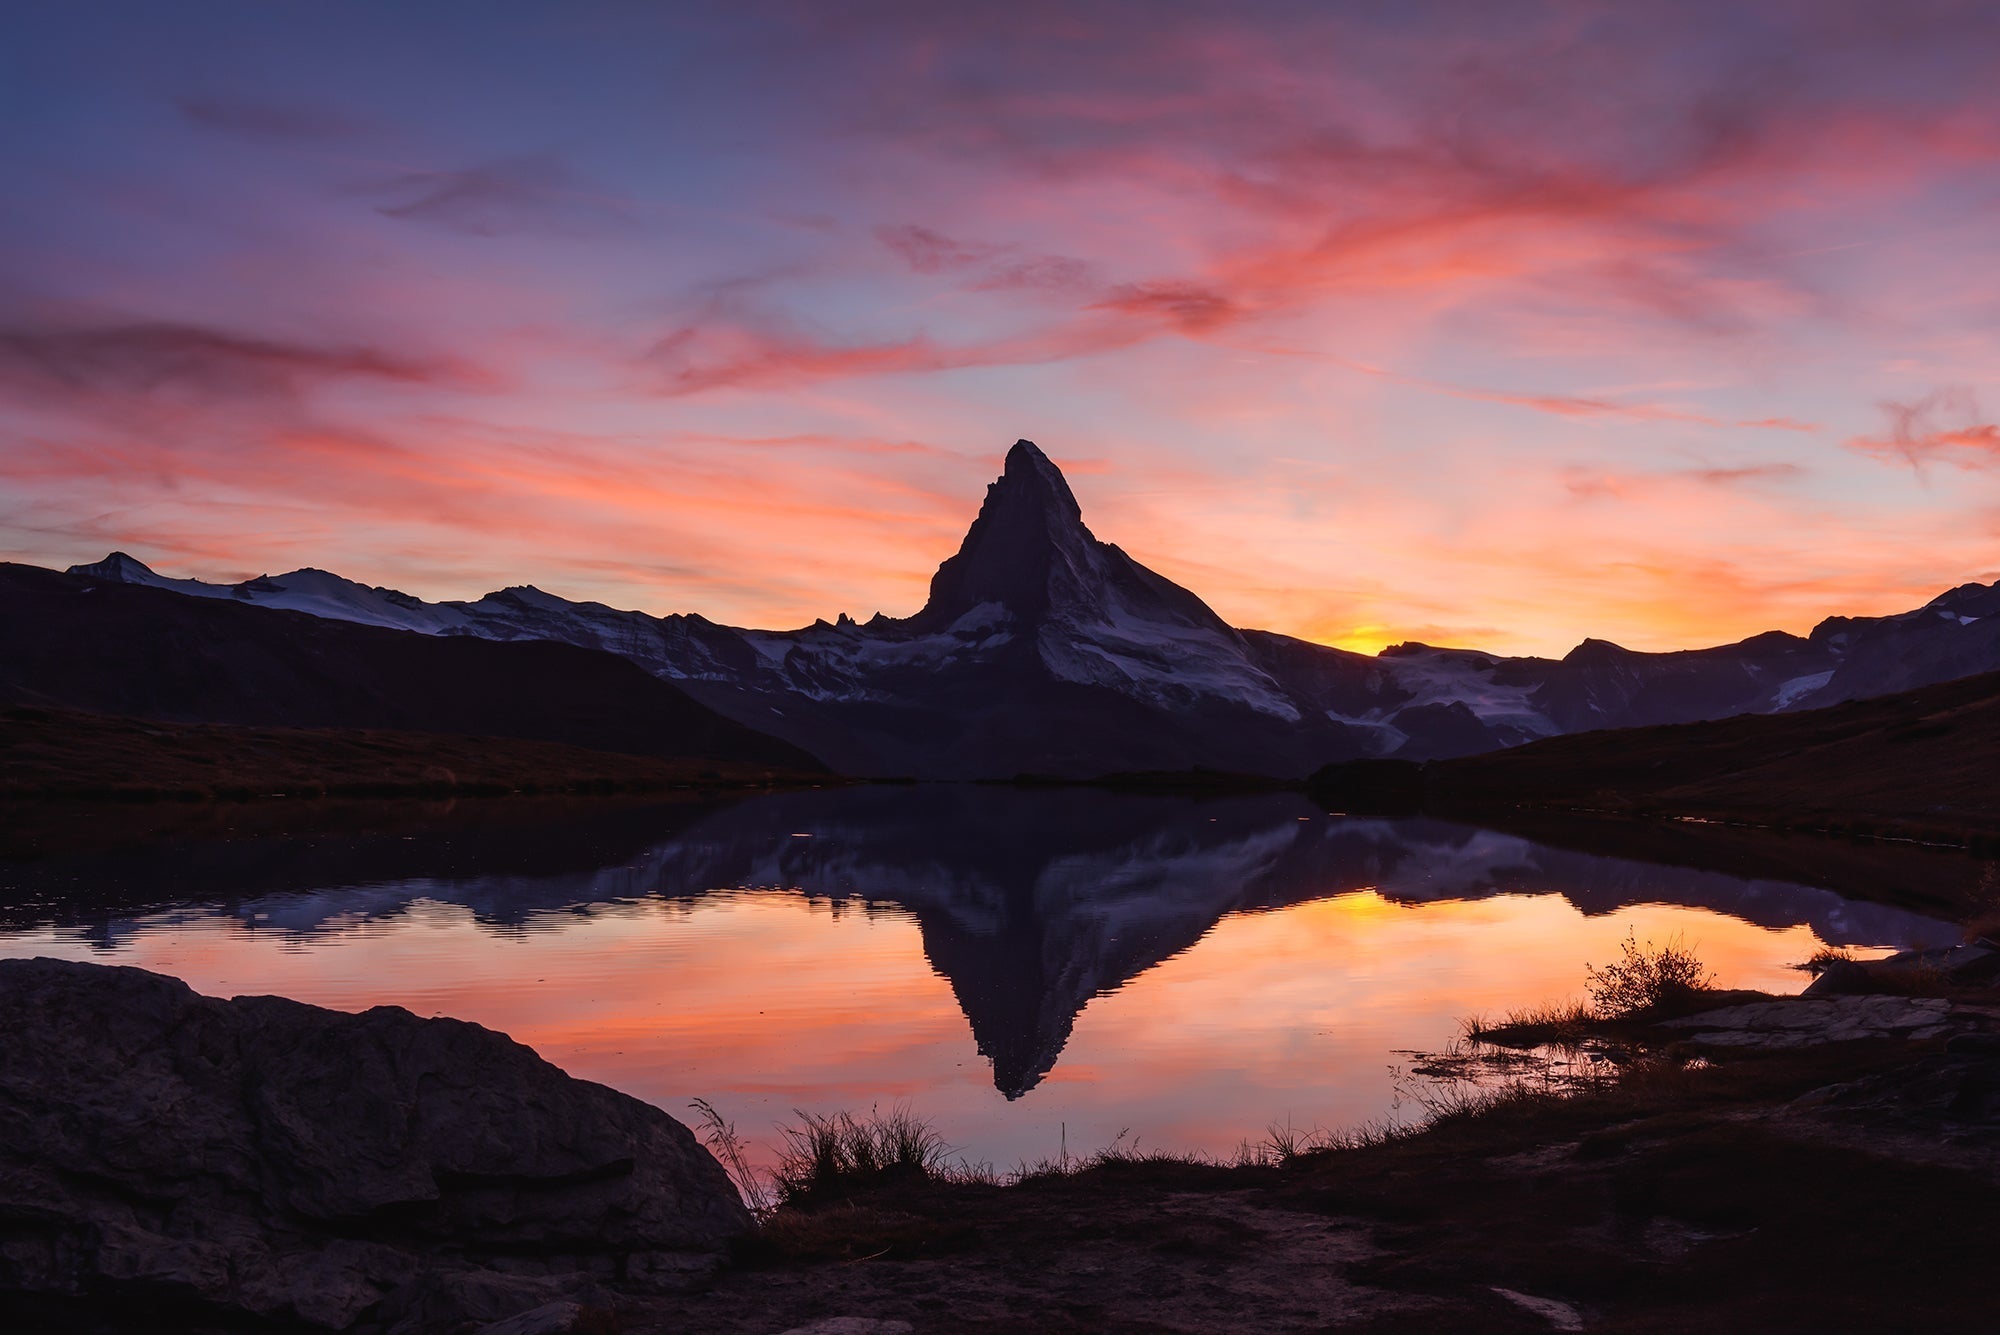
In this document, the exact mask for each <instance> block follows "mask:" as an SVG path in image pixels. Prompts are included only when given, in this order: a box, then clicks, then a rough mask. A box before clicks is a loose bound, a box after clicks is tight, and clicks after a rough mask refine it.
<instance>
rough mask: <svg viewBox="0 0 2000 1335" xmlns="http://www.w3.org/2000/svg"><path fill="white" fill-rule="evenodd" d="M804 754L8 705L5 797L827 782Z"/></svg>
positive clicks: (1, 781)
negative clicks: (188, 719)
mask: <svg viewBox="0 0 2000 1335" xmlns="http://www.w3.org/2000/svg"><path fill="white" fill-rule="evenodd" d="M810 764H811V762H810V761H806V760H801V761H799V763H798V764H797V765H775V764H771V763H766V762H759V761H754V760H740V759H724V758H714V757H702V756H674V755H629V754H620V753H618V752H614V751H600V750H592V749H589V748H586V747H581V746H571V745H567V744H565V743H562V742H553V741H536V740H530V739H525V738H518V737H490V736H489V737H480V736H466V735H462V734H461V735H454V734H449V733H435V732H408V731H397V730H391V729H365V728H260V727H244V726H236V725H229V724H217V723H167V722H158V721H153V720H148V719H136V718H117V717H112V716H108V715H103V714H89V713H83V712H80V711H77V710H64V709H38V708H33V707H26V706H17V707H14V708H11V709H0V800H5V799H15V800H16V801H19V800H21V799H42V800H61V801H76V800H111V801H148V800H159V799H169V800H175V801H201V800H209V799H220V800H223V801H229V800H248V799H256V798H267V797H308V798H316V797H345V798H383V797H449V796H461V797H496V796H501V795H503V794H513V793H522V794H544V793H617V792H655V791H660V790H665V789H676V788H720V787H733V788H741V787H754V786H766V785H773V784H789V783H802V782H823V781H826V780H827V777H828V776H826V775H825V774H824V773H822V772H819V771H817V770H816V769H808V768H802V767H801V766H809V765H810Z"/></svg>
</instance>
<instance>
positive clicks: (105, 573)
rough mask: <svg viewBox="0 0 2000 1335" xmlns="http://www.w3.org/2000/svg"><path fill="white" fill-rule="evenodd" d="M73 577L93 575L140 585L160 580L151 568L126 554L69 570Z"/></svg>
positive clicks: (117, 553)
mask: <svg viewBox="0 0 2000 1335" xmlns="http://www.w3.org/2000/svg"><path fill="white" fill-rule="evenodd" d="M69 573H70V574H72V575H92V576H95V577H96V578H98V579H115V580H120V581H123V582H124V583H126V584H140V583H144V582H145V581H147V580H151V579H158V578H159V576H157V575H155V574H154V573H153V569H152V567H151V566H149V565H147V564H146V563H145V562H144V561H141V560H139V559H138V558H137V557H135V556H128V555H126V554H125V553H124V552H112V553H111V554H110V555H108V556H106V557H105V558H104V559H103V560H102V561H92V562H91V563H90V564H89V565H75V566H71V567H70V568H69Z"/></svg>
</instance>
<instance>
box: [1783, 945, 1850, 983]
mask: <svg viewBox="0 0 2000 1335" xmlns="http://www.w3.org/2000/svg"><path fill="white" fill-rule="evenodd" d="M1852 963H1854V955H1853V953H1852V952H1851V951H1849V950H1848V949H1847V948H1846V947H1844V946H1821V947H1820V948H1819V949H1818V950H1815V951H1814V952H1813V953H1812V954H1810V955H1808V956H1806V957H1805V958H1804V959H1802V960H1800V961H1799V962H1798V963H1797V964H1794V965H1793V966H1792V967H1793V968H1794V969H1797V970H1798V971H1799V972H1801V973H1809V974H1812V975H1813V976H1814V977H1818V976H1819V975H1820V974H1823V973H1825V972H1826V971H1827V970H1828V969H1830V968H1831V967H1833V966H1834V965H1836V964H1852Z"/></svg>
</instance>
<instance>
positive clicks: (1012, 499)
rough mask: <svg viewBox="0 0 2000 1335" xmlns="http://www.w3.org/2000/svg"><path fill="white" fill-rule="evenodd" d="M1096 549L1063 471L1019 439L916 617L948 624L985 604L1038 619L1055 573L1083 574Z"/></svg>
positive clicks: (929, 624)
mask: <svg viewBox="0 0 2000 1335" xmlns="http://www.w3.org/2000/svg"><path fill="white" fill-rule="evenodd" d="M1097 546H1098V543H1097V540H1096V539H1095V538H1093V537H1091V536H1090V530H1089V529H1087V528H1085V527H1084V526H1083V511H1082V509H1081V508H1080V507H1079V506H1078V505H1077V503H1076V496H1075V495H1074V494H1073V493H1072V492H1071V491H1070V489H1069V483H1068V482H1066V481H1064V480H1063V475H1062V470H1061V469H1060V468H1057V467H1056V466H1055V464H1054V462H1053V461H1051V460H1050V458H1049V457H1048V455H1046V454H1043V453H1042V452H1041V450H1040V449H1039V448H1037V447H1036V445H1035V443H1034V442H1033V441H1030V440H1018V441H1015V442H1014V447H1013V448H1012V449H1010V450H1008V451H1007V463H1006V466H1005V467H1004V469H1003V470H1002V471H1001V474H1000V476H999V477H998V478H997V479H995V480H994V481H993V482H992V483H991V484H989V485H988V486H987V488H986V501H985V503H984V504H983V505H981V506H980V507H979V517H978V518H977V519H974V520H973V521H972V527H971V528H970V529H968V530H966V534H965V541H964V542H963V543H961V544H960V545H959V549H958V554H957V555H956V556H953V557H952V558H950V559H949V560H947V561H946V562H945V563H944V564H943V565H941V566H939V567H938V572H937V574H936V575H935V576H934V577H933V578H932V579H931V597H930V601H929V602H928V603H926V604H925V605H924V610H923V611H921V612H919V613H917V615H916V616H915V617H914V618H913V620H914V621H915V622H916V623H917V624H918V625H919V626H921V627H923V628H925V629H934V630H935V629H942V628H944V627H945V626H948V625H950V624H951V623H952V622H954V621H956V620H957V619H958V618H959V617H961V616H963V615H965V614H966V613H967V612H970V611H971V610H972V609H973V608H975V607H978V606H980V605H981V604H982V603H998V604H1000V605H1001V606H1002V607H1004V608H1006V609H1007V610H1008V611H1009V612H1010V613H1012V614H1013V615H1014V616H1015V617H1017V618H1019V619H1021V620H1023V621H1033V620H1036V619H1038V618H1039V617H1041V616H1042V615H1043V614H1044V613H1045V612H1047V611H1048V608H1049V604H1050V599H1051V588H1050V584H1051V580H1052V578H1055V579H1057V580H1061V579H1063V578H1065V577H1066V578H1067V579H1068V580H1070V581H1074V580H1076V579H1077V578H1079V577H1080V576H1083V575H1084V573H1085V572H1086V571H1089V570H1090V569H1091V568H1092V565H1093V561H1092V555H1093V550H1094V549H1095V548H1096V547H1097Z"/></svg>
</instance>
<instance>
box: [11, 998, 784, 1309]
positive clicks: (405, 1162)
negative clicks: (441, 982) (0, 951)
mask: <svg viewBox="0 0 2000 1335" xmlns="http://www.w3.org/2000/svg"><path fill="white" fill-rule="evenodd" d="M0 1013H4V1014H5V1015H6V1017H7V1018H6V1023H5V1025H4V1026H0V1293H7V1292H11V1293H14V1294H17V1295H20V1294H34V1295H44V1296H47V1297H50V1298H58V1299H60V1298H64V1297H89V1298H91V1299H94V1300H105V1301H122V1302H139V1303H154V1302H164V1303H179V1304H188V1305H191V1306H192V1307H194V1308H195V1309H196V1310H200V1309H209V1310H212V1311H215V1312H217V1313H218V1314H219V1315H220V1314H228V1313H238V1314H250V1315H254V1316H258V1317H266V1318H274V1319H278V1320H281V1321H297V1322H304V1323H306V1324H308V1325H311V1326H318V1327H323V1328H329V1329H344V1328H348V1327H351V1326H355V1325H356V1324H357V1323H360V1324H364V1325H366V1324H370V1323H372V1324H374V1325H376V1326H383V1327H387V1328H391V1329H395V1328H398V1327H401V1328H407V1329H433V1328H436V1326H435V1325H434V1324H433V1323H434V1322H437V1321H439V1320H447V1319H448V1320H464V1319H467V1318H471V1319H474V1320H479V1321H491V1320H497V1319H500V1318H504V1317H508V1316H511V1315H513V1314H514V1313H516V1312H520V1311H524V1310H527V1309H530V1308H534V1307H538V1306H542V1305H545V1304H547V1303H549V1302H551V1301H552V1300H555V1299H557V1298H559V1297H561V1296H562V1295H563V1294H565V1293H588V1292H593V1291H594V1286H596V1285H598V1284H610V1285H615V1286H617V1287H619V1288H622V1289H639V1290H659V1289H671V1288H674V1287H679V1286H683V1285H685V1284H686V1283H688V1282H689V1281H690V1280H692V1279H694V1278H697V1277H699V1276H701V1275H704V1274H706V1273H707V1272H709V1271H711V1270H712V1269H713V1268H714V1266H715V1265H716V1263H717V1262H718V1260H719V1258H720V1256H721V1254H722V1252H723V1250H724V1249H725V1248H726V1246H727V1245H728V1242H729V1240H730V1239H731V1237H733V1236H734V1235H736V1234H737V1233H739V1232H741V1231H743V1230H744V1229H747V1228H748V1227H749V1224H750V1220H749V1216H748V1214H747V1213H746V1211H745V1210H744V1208H743V1205H742V1203H741V1202H740V1201H739V1199H738V1197H737V1195H736V1192H735V1190H734V1189H733V1188H732V1187H731V1186H730V1184H729V1181H728V1179H727V1176H726V1175H725V1174H724V1172H723V1170H722V1168H721V1167H720V1166H719V1165H718V1164H717V1163H716V1161H715V1160H714V1158H713V1157H712V1156H710V1155H709V1153H708V1152H707V1151H706V1150H704V1149H703V1148H702V1147H701V1145H700V1144H699V1143H698V1142H697V1141H696V1140H695V1138H694V1136H693V1134H692V1133H691V1132H689V1131H688V1129H687V1128H686V1127H684V1126H682V1125H681V1124H680V1123H679V1122H677V1121H675V1120H674V1119H673V1118H671V1117H669V1116H667V1115H666V1114H665V1113H663V1112H661V1111H659V1110H658V1109H657V1108H654V1107H652V1106H650V1105H648V1104H645V1103H641V1102H640V1101H639V1100H637V1099H633V1098H630V1097H627V1096H626V1095H623V1094H620V1093H618V1092H616V1091H615V1090H611V1089H607V1088H605V1087H604V1086H601V1085H594V1084H590V1083H587V1082H585V1081H581V1080H574V1079H571V1078H570V1077H569V1076H567V1075H565V1074H563V1073H562V1072H561V1071H560V1070H558V1069H556V1068H555V1067H553V1066H551V1065H549V1064H548V1063H547V1062H545V1061H543V1060H542V1059H541V1058H539V1057H537V1056H536V1055H535V1054H534V1053H533V1052H532V1051H530V1050H529V1049H527V1048H526V1047H523V1046H521V1045H520V1044H518V1043H515V1042H513V1041H512V1040H511V1039H509V1038H507V1037H506V1036H505V1035H504V1034H498V1033H495V1032H493V1031H491V1030H488V1029H483V1028H481V1027H479V1026H478V1025H474V1024H468V1023H465V1022H463V1021H458V1020H425V1019H419V1018H417V1017H416V1016H414V1015H412V1014H410V1013H409V1012H408V1011H405V1010H402V1009H400V1008H396V1007H378V1008H376V1009H374V1010H371V1011H367V1012H365V1013H363V1014H360V1015H349V1014H345V1013H341V1012H337V1011H329V1010H323V1009H320V1008H319V1007H315V1006H306V1005H302V1004H300V1003H298V1002H293V1001H287V1000H284V999H282V998H277V997H239V998H237V999H235V1000H232V1001H222V1000H218V999H215V998H210V997H203V996H199V995H197V994H196V993H195V992H194V991H192V990H191V989H190V988H188V987H187V985H186V984H184V983H181V982H179V981H177V980H175V979H172V978H166V977H162V976H160V975H157V974H151V973H146V972H144V971H141V970H138V969H125V968H105V967H101V966H97V965H89V964H74V963H69V962H65V961H58V960H49V959H35V960H6V961H0ZM467 1294H476V1295H478V1300H477V1301H476V1302H474V1301H469V1300H468V1301H455V1300H454V1295H467ZM399 1313H400V1314H402V1316H401V1319H400V1320H399V1319H398V1314H399Z"/></svg>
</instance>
